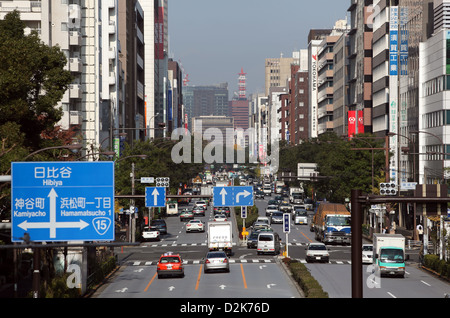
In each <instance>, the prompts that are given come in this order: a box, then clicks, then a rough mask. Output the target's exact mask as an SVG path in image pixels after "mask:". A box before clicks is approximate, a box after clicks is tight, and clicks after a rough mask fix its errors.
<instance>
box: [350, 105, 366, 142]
mask: <svg viewBox="0 0 450 318" xmlns="http://www.w3.org/2000/svg"><path fill="white" fill-rule="evenodd" d="M356 125H358V126H356ZM356 133H358V134H363V133H364V112H363V111H362V110H358V111H355V110H349V111H348V137H349V138H351V137H353V136H354V135H355V134H356Z"/></svg>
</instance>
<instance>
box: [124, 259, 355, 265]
mask: <svg viewBox="0 0 450 318" xmlns="http://www.w3.org/2000/svg"><path fill="white" fill-rule="evenodd" d="M295 260H297V261H299V262H300V263H303V264H306V263H307V262H306V260H305V259H295ZM229 262H230V264H267V263H276V260H275V259H274V258H261V259H230V260H229ZM202 263H203V261H202V260H184V261H183V264H184V265H198V264H202ZM156 264H158V261H138V260H136V261H126V263H125V264H122V265H126V266H156ZM328 264H334V265H349V264H351V261H346V260H330V261H329V262H328Z"/></svg>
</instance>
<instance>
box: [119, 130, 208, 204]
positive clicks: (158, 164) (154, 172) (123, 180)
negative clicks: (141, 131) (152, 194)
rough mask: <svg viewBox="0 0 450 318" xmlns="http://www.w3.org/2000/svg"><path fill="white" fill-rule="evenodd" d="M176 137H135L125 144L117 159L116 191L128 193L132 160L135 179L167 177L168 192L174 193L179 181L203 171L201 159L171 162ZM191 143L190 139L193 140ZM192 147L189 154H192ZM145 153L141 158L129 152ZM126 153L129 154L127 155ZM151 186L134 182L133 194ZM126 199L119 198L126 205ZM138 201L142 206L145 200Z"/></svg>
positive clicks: (187, 181)
mask: <svg viewBox="0 0 450 318" xmlns="http://www.w3.org/2000/svg"><path fill="white" fill-rule="evenodd" d="M176 143H177V141H172V140H167V139H164V138H161V139H155V140H153V141H150V140H147V141H135V142H134V144H133V146H132V147H131V146H130V145H128V144H126V145H125V149H124V152H123V154H122V155H121V157H120V158H119V159H118V160H116V170H115V188H116V193H117V194H122V195H125V194H131V178H130V172H131V164H132V163H133V162H134V164H135V179H139V178H141V177H169V178H170V188H169V189H168V190H167V193H171V194H176V191H177V189H178V188H179V185H180V183H181V184H186V183H190V180H191V179H192V178H193V177H195V176H197V175H198V173H199V172H201V171H202V168H203V164H202V163H194V161H193V160H191V163H183V162H182V163H174V162H173V160H172V159H171V152H172V148H173V146H174V145H175V144H176ZM192 144H193V143H192ZM193 153H194V152H193V149H192V158H193ZM136 155H147V158H145V159H141V158H136V157H132V156H136ZM127 157H128V158H127ZM148 186H154V185H151V184H141V183H140V182H135V194H145V187H148ZM127 201H128V200H121V202H120V205H122V206H128V204H129V203H128V202H127ZM141 201H142V202H140V201H137V202H136V204H137V205H138V206H141V207H143V206H144V201H143V200H141Z"/></svg>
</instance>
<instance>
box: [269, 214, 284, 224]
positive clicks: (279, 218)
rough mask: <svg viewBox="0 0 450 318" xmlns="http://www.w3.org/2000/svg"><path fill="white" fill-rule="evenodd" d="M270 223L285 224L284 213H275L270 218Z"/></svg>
mask: <svg viewBox="0 0 450 318" xmlns="http://www.w3.org/2000/svg"><path fill="white" fill-rule="evenodd" d="M270 223H272V224H275V223H283V212H279V211H278V212H273V213H272V216H271V217H270Z"/></svg>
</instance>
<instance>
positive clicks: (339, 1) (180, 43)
mask: <svg viewBox="0 0 450 318" xmlns="http://www.w3.org/2000/svg"><path fill="white" fill-rule="evenodd" d="M350 2H351V0H313V1H305V0H169V54H170V57H172V58H173V59H174V60H175V61H179V62H181V64H182V66H183V68H184V70H185V74H189V80H190V82H189V85H211V84H218V83H223V82H228V89H229V96H230V99H231V97H232V96H233V93H234V92H236V91H237V90H238V88H237V83H238V73H239V72H240V71H241V67H243V68H244V72H246V73H247V95H249V94H250V93H256V92H261V93H262V92H264V61H265V59H266V58H273V57H280V54H281V53H283V56H284V57H290V56H291V55H292V52H293V51H295V50H300V49H306V48H307V38H308V33H309V30H310V29H314V28H315V29H327V28H331V27H332V26H333V25H334V23H335V21H336V20H339V19H345V18H346V16H347V15H348V12H347V9H348V7H349V6H350Z"/></svg>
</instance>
